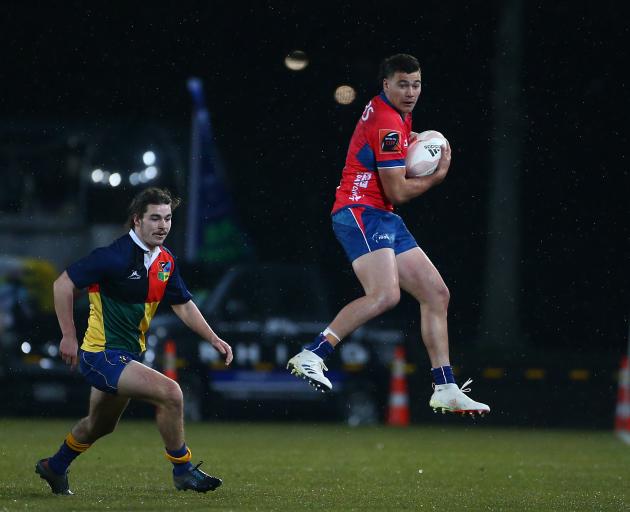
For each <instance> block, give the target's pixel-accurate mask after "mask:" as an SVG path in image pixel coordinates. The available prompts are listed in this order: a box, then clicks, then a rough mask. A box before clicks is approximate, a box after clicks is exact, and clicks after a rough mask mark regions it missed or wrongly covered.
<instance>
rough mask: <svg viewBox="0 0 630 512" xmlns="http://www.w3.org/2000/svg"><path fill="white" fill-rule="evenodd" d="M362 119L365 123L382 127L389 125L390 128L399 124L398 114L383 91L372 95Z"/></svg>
mask: <svg viewBox="0 0 630 512" xmlns="http://www.w3.org/2000/svg"><path fill="white" fill-rule="evenodd" d="M362 119H363V120H364V121H365V122H366V124H369V125H372V126H375V127H383V125H384V124H385V125H391V126H390V128H393V127H395V126H398V125H399V124H401V117H400V114H398V113H397V112H396V110H395V109H394V108H393V107H392V105H391V104H390V103H389V101H388V100H387V98H386V97H385V95H384V94H383V93H381V94H378V95H376V96H374V97H373V98H372V99H371V100H370V102H369V103H368V105H367V106H366V108H365V110H364V112H363V116H362Z"/></svg>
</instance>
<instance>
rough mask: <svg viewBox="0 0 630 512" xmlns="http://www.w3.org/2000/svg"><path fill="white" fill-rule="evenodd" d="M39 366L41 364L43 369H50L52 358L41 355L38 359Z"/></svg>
mask: <svg viewBox="0 0 630 512" xmlns="http://www.w3.org/2000/svg"><path fill="white" fill-rule="evenodd" d="M39 366H41V367H42V368H43V369H44V370H50V369H51V368H52V367H53V362H52V359H48V358H47V357H43V358H42V359H41V360H40V361H39Z"/></svg>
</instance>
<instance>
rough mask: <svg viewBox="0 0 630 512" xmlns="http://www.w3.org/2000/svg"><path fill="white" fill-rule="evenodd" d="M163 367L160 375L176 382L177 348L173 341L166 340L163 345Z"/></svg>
mask: <svg viewBox="0 0 630 512" xmlns="http://www.w3.org/2000/svg"><path fill="white" fill-rule="evenodd" d="M163 367H164V369H163V371H162V373H163V374H164V375H166V376H167V377H170V378H171V379H173V380H174V381H177V346H176V345H175V341H173V340H166V342H165V343H164V364H163Z"/></svg>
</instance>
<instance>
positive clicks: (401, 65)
mask: <svg viewBox="0 0 630 512" xmlns="http://www.w3.org/2000/svg"><path fill="white" fill-rule="evenodd" d="M396 71H402V72H403V73H415V72H416V71H420V63H419V62H418V59H416V58H415V57H414V56H413V55H409V54H407V53H397V54H396V55H392V56H391V57H387V58H386V59H383V62H381V67H380V69H379V71H378V82H379V85H382V83H383V80H384V79H385V78H389V77H391V76H393V75H394V73H396Z"/></svg>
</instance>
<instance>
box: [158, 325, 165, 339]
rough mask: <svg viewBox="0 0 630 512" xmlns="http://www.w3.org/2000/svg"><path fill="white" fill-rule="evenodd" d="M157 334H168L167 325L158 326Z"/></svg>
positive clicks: (162, 336)
mask: <svg viewBox="0 0 630 512" xmlns="http://www.w3.org/2000/svg"><path fill="white" fill-rule="evenodd" d="M155 334H157V336H158V338H164V337H165V336H166V334H167V330H166V327H162V326H160V327H158V328H157V329H156V330H155Z"/></svg>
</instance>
